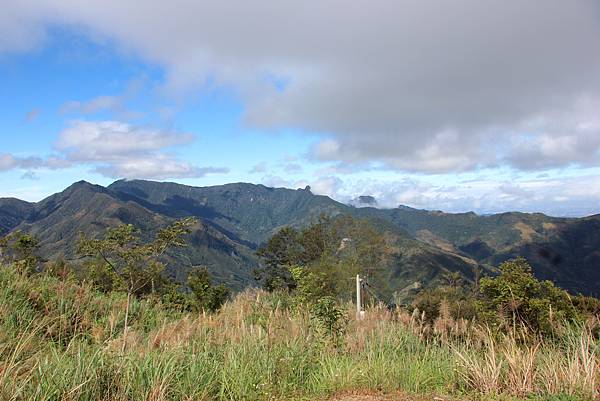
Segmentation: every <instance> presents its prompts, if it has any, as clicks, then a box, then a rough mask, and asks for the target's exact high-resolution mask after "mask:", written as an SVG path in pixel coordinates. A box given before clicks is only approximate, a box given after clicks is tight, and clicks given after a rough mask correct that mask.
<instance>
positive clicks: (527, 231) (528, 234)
mask: <svg viewBox="0 0 600 401" xmlns="http://www.w3.org/2000/svg"><path fill="white" fill-rule="evenodd" d="M514 227H515V229H516V230H517V231H518V232H519V233H520V234H521V240H523V242H529V241H531V240H532V239H533V238H534V237H535V236H537V232H536V231H535V230H534V229H533V227H531V226H528V225H527V224H525V223H523V222H522V221H520V222H518V223H517V224H515V225H514Z"/></svg>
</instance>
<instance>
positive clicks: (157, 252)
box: [77, 218, 196, 351]
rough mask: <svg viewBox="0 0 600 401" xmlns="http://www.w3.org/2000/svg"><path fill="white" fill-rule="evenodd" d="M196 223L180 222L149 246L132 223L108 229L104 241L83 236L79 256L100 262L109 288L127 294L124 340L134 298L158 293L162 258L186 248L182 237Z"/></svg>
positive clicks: (79, 243) (78, 247)
mask: <svg viewBox="0 0 600 401" xmlns="http://www.w3.org/2000/svg"><path fill="white" fill-rule="evenodd" d="M194 224H196V219H194V218H185V219H182V220H178V221H176V222H174V223H173V224H171V225H169V226H168V227H166V228H164V229H162V230H160V231H159V232H158V234H157V235H156V237H155V239H154V240H153V241H152V242H150V243H146V244H142V243H141V242H140V233H139V231H138V230H136V229H135V227H134V226H133V225H131V224H123V225H120V226H118V227H115V228H110V229H108V231H107V233H106V236H105V237H104V238H103V239H94V238H88V237H86V236H85V235H81V237H80V239H79V242H78V245H77V251H78V253H79V254H81V255H83V256H88V257H94V258H96V259H97V261H99V262H100V267H101V266H104V268H100V269H99V271H101V273H102V274H101V275H102V276H103V280H107V275H108V276H110V277H111V278H112V283H113V284H111V285H110V286H108V285H107V288H111V289H112V288H114V287H117V288H118V287H121V288H123V289H124V290H125V291H126V292H127V306H126V309H125V327H124V329H123V335H124V337H126V335H127V324H128V318H129V306H130V303H131V297H132V296H133V295H143V294H145V293H153V292H155V290H156V287H157V285H158V284H160V283H161V282H162V281H163V280H164V279H163V276H162V271H163V270H164V268H165V265H164V264H163V263H162V262H161V261H160V257H161V256H162V255H163V254H164V253H165V252H166V251H167V249H169V248H170V247H183V246H185V245H186V243H185V241H184V240H183V236H184V235H185V234H188V233H189V232H190V228H191V227H192V226H193V225H194ZM97 266H98V265H97ZM115 282H116V285H114V283H115ZM125 343H126V342H125V341H124V342H123V349H122V351H124V350H125Z"/></svg>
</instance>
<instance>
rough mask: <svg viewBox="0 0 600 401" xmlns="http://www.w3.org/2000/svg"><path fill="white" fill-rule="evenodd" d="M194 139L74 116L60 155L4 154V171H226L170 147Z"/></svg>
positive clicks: (190, 174)
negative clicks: (178, 155) (83, 168)
mask: <svg viewBox="0 0 600 401" xmlns="http://www.w3.org/2000/svg"><path fill="white" fill-rule="evenodd" d="M193 140H194V136H193V135H192V134H186V133H179V132H173V131H163V130H158V129H155V128H149V127H137V126H133V125H130V124H127V123H123V122H118V121H81V120H80V121H74V122H72V123H71V125H70V126H69V127H68V128H67V129H65V130H63V131H62V132H61V133H60V134H59V136H58V139H57V141H56V143H55V146H54V147H55V150H56V151H57V154H56V155H52V156H49V157H47V158H45V159H43V158H40V157H27V158H19V157H15V156H14V155H11V154H8V153H5V154H0V171H7V170H12V169H17V168H18V169H23V170H27V172H26V174H25V177H31V174H32V173H33V171H34V170H41V169H51V170H58V169H64V168H69V167H73V166H77V165H83V166H90V167H91V168H92V171H94V172H96V173H98V174H101V175H104V176H106V177H110V178H146V179H167V178H196V177H203V176H205V175H207V174H224V173H227V172H229V169H227V168H224V167H198V166H195V165H193V164H191V163H189V162H187V161H182V160H178V159H177V158H176V157H175V155H174V154H173V153H172V152H171V151H170V150H171V149H172V148H174V147H178V146H181V145H186V144H189V143H191V142H192V141H193Z"/></svg>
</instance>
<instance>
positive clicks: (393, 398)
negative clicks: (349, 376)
mask: <svg viewBox="0 0 600 401" xmlns="http://www.w3.org/2000/svg"><path fill="white" fill-rule="evenodd" d="M330 400H331V401H454V400H451V399H450V398H443V397H436V396H425V395H424V396H414V395H406V394H400V393H396V394H382V393H378V392H375V391H355V392H344V393H338V394H335V395H334V396H333V397H332V398H331V399H330Z"/></svg>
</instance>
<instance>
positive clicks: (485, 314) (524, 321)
mask: <svg viewBox="0 0 600 401" xmlns="http://www.w3.org/2000/svg"><path fill="white" fill-rule="evenodd" d="M480 291H481V299H480V301H479V302H478V309H479V315H480V317H482V318H483V320H484V321H487V322H488V323H491V324H492V325H494V326H499V325H501V324H508V325H509V326H511V327H513V328H518V327H521V326H525V327H527V328H528V329H530V330H532V331H533V332H538V333H542V334H551V333H552V332H554V330H555V328H556V327H557V326H558V325H560V324H562V323H564V322H569V321H574V320H576V319H577V317H578V316H577V311H576V310H575V307H574V306H573V303H572V302H571V299H570V297H569V294H568V293H567V292H566V291H564V290H562V289H560V288H557V287H555V286H554V284H553V283H552V282H551V281H539V280H537V279H536V278H535V276H534V275H533V273H532V269H531V266H530V265H529V264H528V263H527V261H526V260H525V259H524V258H517V259H513V260H509V261H507V262H504V263H502V264H501V265H500V275H499V276H497V277H493V278H492V277H486V278H482V279H481V283H480Z"/></svg>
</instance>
